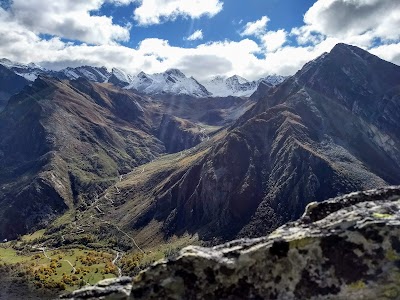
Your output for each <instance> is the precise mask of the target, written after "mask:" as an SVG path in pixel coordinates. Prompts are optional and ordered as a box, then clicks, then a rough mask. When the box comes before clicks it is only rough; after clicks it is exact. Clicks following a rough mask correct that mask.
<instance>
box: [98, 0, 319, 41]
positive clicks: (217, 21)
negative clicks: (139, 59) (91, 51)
mask: <svg viewBox="0 0 400 300" xmlns="http://www.w3.org/2000/svg"><path fill="white" fill-rule="evenodd" d="M314 2H315V0H301V1H298V0H296V1H293V0H271V1H266V0H251V1H248V0H247V1H246V0H227V1H224V6H223V10H222V11H221V12H220V13H219V14H217V15H216V16H214V17H212V18H209V17H207V16H204V17H201V18H199V19H190V18H187V17H186V18H185V17H179V18H177V19H176V20H175V21H168V22H165V23H163V24H159V25H153V26H139V25H138V24H137V23H136V24H135V21H134V20H132V12H133V11H134V9H135V8H136V7H137V6H138V4H137V3H131V4H129V5H128V6H115V5H114V4H111V3H107V4H105V5H103V7H102V8H101V10H100V11H99V12H97V14H99V15H107V16H112V17H113V18H114V22H115V23H118V24H121V25H123V24H126V23H127V22H132V23H133V26H132V28H131V30H130V37H131V38H130V40H129V42H123V43H122V44H124V45H126V46H128V47H136V46H137V45H138V44H139V43H140V41H142V40H144V39H146V38H159V39H166V40H168V41H169V42H170V44H171V45H175V46H180V47H193V46H196V45H199V44H201V43H204V42H210V41H220V40H224V39H228V40H232V41H240V40H241V38H242V37H241V36H240V32H241V30H242V28H243V25H244V24H246V23H247V22H253V21H255V20H258V19H260V18H261V17H262V16H264V15H268V16H273V18H271V21H270V23H269V29H270V30H278V29H281V28H283V29H286V30H288V31H290V30H291V28H293V27H298V26H301V25H302V24H303V15H304V14H305V13H306V12H307V10H308V9H309V8H310V7H311V6H312V5H313V4H314ZM288 8H290V9H288ZM196 30H202V31H203V35H204V39H203V40H197V41H185V40H184V37H187V36H189V35H190V34H192V33H193V32H195V31H196Z"/></svg>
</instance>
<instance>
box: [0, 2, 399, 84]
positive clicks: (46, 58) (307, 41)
mask: <svg viewBox="0 0 400 300" xmlns="http://www.w3.org/2000/svg"><path fill="white" fill-rule="evenodd" d="M15 1H16V2H17V3H19V4H20V5H23V3H22V0H15ZM25 1H26V2H28V0H25ZM29 1H30V2H32V3H33V2H34V3H38V2H36V1H39V0H29ZM103 1H104V0H85V1H83V0H76V1H75V2H77V3H75V7H74V8H73V10H74V11H79V12H81V13H82V12H83V13H84V14H85V13H88V14H89V12H90V11H92V10H95V9H96V8H97V7H98V6H99V5H101V4H100V3H101V2H103ZM107 1H109V2H113V3H117V2H120V5H123V4H127V3H128V2H132V1H130V0H107ZM355 1H356V0H319V1H317V3H316V4H315V5H314V6H313V7H312V8H310V10H309V11H311V13H310V12H307V13H306V17H305V23H304V26H302V27H299V28H294V29H292V30H291V31H290V34H289V33H288V32H286V31H285V30H283V29H279V30H277V31H268V30H267V29H268V28H267V25H268V21H267V20H268V17H266V16H265V17H264V19H263V18H261V20H258V21H256V22H252V23H248V26H247V25H246V27H245V29H247V33H248V34H250V33H251V35H252V36H255V35H256V36H255V38H253V37H249V38H242V40H240V41H228V40H226V41H217V42H211V43H210V42H208V43H204V44H201V45H198V46H196V47H191V48H190V47H187V48H181V47H176V46H173V45H170V43H169V42H168V41H166V40H162V39H145V40H143V41H142V42H141V43H140V44H139V45H138V47H137V48H135V49H132V48H128V47H124V46H121V45H118V44H117V43H115V42H113V39H112V38H104V39H103V40H104V41H106V42H105V43H98V45H95V46H91V45H86V44H81V45H78V44H73V43H64V42H63V41H62V40H61V39H60V38H58V37H55V38H53V39H51V40H45V39H42V38H40V35H39V33H42V32H40V30H38V26H39V25H40V24H39V23H40V22H38V24H39V25H38V24H33V25H32V24H30V23H29V22H28V20H29V19H32V18H28V17H24V18H22V17H21V18H22V19H23V20H24V22H22V21H21V19H20V18H16V17H15V14H16V12H15V11H13V12H12V13H10V12H9V11H5V10H3V9H1V8H0V57H7V58H9V59H12V60H16V61H20V62H23V63H29V62H36V63H39V64H44V65H45V66H47V67H51V68H57V69H59V68H63V67H67V66H79V65H85V64H88V65H94V66H103V65H104V66H106V67H108V68H112V67H117V68H120V69H123V70H125V71H127V72H129V73H132V74H134V73H138V72H140V71H142V70H143V71H145V72H149V73H154V72H163V71H165V70H166V69H168V68H179V69H181V70H182V71H183V72H184V73H186V74H187V75H189V76H194V77H195V78H197V79H199V80H204V79H207V78H208V77H211V76H213V75H216V74H220V75H225V76H231V75H234V74H238V75H241V76H243V77H245V78H248V79H250V80H252V79H258V78H260V77H262V76H265V75H267V74H272V73H278V74H282V75H291V74H294V73H295V72H296V71H297V70H298V69H300V68H301V67H302V66H303V65H304V64H305V63H306V62H308V61H309V60H312V59H314V58H316V57H317V56H319V55H321V54H322V53H324V52H328V51H330V50H331V49H332V47H333V46H334V45H335V44H336V43H339V42H345V43H351V44H354V45H357V46H360V47H362V48H364V49H367V50H369V51H371V52H372V53H374V54H376V55H378V56H380V57H382V58H384V59H386V60H389V61H392V62H394V63H397V64H400V40H399V38H400V37H399V36H398V35H399V31H398V30H397V28H396V30H395V29H394V28H393V24H397V23H396V22H398V21H397V19H398V18H400V8H399V7H398V6H399V5H397V1H394V2H393V1H392V0H386V2H385V3H392V5H391V6H385V7H386V8H385V9H386V10H384V9H383V8H380V5H383V4H379V3H378V2H377V1H376V0H359V1H358V3H359V6H360V7H358V8H357V10H356V12H358V11H363V14H357V13H356V12H354V13H353V18H356V19H357V18H358V19H359V18H367V19H371V20H372V19H374V18H373V17H371V16H370V14H372V15H374V16H375V17H376V18H378V20H381V19H382V18H381V16H380V17H378V16H377V15H376V12H375V10H374V9H371V7H370V6H371V5H372V6H373V7H374V8H375V9H376V10H379V11H380V13H381V14H382V15H385V16H387V18H388V20H390V22H386V21H382V22H379V21H376V22H375V21H374V22H373V21H371V22H373V24H374V25H375V27H374V28H372V29H371V28H370V26H367V27H365V26H364V25H363V22H362V20H359V22H358V21H357V20H355V21H351V25H349V27H348V28H349V30H348V31H346V30H344V29H343V28H340V26H339V25H338V24H333V23H335V22H336V20H335V18H331V17H330V15H331V14H333V15H334V12H339V11H340V10H337V7H338V6H337V5H338V4H340V5H343V3H345V2H346V3H347V2H349V3H353V2H355ZM172 2H174V1H172ZM21 3H22V4H21ZM318 3H322V4H324V3H325V4H324V5H322V4H318ZM334 3H337V4H334ZM365 3H366V4H365ZM317 4H318V5H320V9H322V10H323V12H321V14H320V17H319V18H325V19H324V20H320V19H319V18H318V16H317V14H316V13H315V9H316V7H317V8H318V5H317ZM52 5H53V4H52V3H49V6H51V8H49V9H47V10H46V12H45V15H46V16H51V15H53V14H52V13H49V11H50V12H54V11H56V12H57V11H58V10H57V9H56V8H55V7H53V6H52ZM60 5H61V6H63V7H64V8H67V7H69V6H68V3H67V4H66V3H64V2H63V1H61V2H60ZM340 5H339V6H340ZM362 6H366V7H364V8H362ZM367 8H368V9H367ZM389 8H390V9H389ZM43 9H44V8H43ZM71 9H72V8H71ZM313 10H314V12H313ZM330 10H333V11H330ZM25 11H26V13H28V12H27V11H28V10H27V9H25ZM328 11H329V12H328ZM367 11H368V13H367ZM57 14H58V12H57ZM57 14H55V15H57ZM313 14H316V15H313ZM32 15H33V16H38V15H40V13H39V12H37V11H36V8H34V7H33V8H32ZM89 17H90V16H89ZM160 18H161V19H160V20H161V21H162V20H164V18H165V17H164V16H162V17H160ZM61 19H62V20H61V22H64V21H65V18H61ZM328 19H329V20H330V21H329V22H328V21H327V20H328ZM92 21H93V20H90V22H92ZM32 22H34V20H33V19H32ZM43 22H44V21H43ZM46 22H50V23H51V22H55V21H54V20H53V21H52V20H50V19H49V20H47V21H46ZM326 22H328V23H326ZM391 22H392V23H393V24H392V23H391ZM50 23H49V24H50ZM328 24H332V25H333V27H335V28H336V29H333V28H328V27H329V26H328ZM357 24H358V25H357ZM78 25H79V26H82V24H78ZM78 25H77V26H78ZM111 25H113V24H112V23H111ZM361 25H362V26H363V27H362V28H363V30H361V29H359V28H358V26H361ZM346 26H347V25H346ZM55 28H57V26H55V27H54V28H52V30H55ZM90 30H91V29H90ZM90 30H89V29H88V30H87V31H85V30H84V31H83V32H86V33H87V34H88V35H89V36H91V35H92V34H95V33H96V31H94V33H90ZM93 30H103V29H101V28H100V29H93ZM107 30H108V29H107ZM244 31H245V30H243V32H244ZM70 32H74V31H73V30H70ZM96 34H97V33H96ZM288 35H290V36H291V37H292V38H297V40H299V41H301V44H299V45H297V44H294V43H291V42H290V40H288ZM60 37H65V36H64V33H60ZM389 37H390V38H389ZM253 39H254V40H253ZM376 39H381V40H383V41H384V44H382V45H380V46H376Z"/></svg>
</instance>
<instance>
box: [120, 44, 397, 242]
mask: <svg viewBox="0 0 400 300" xmlns="http://www.w3.org/2000/svg"><path fill="white" fill-rule="evenodd" d="M375 70H376V72H375ZM384 74H386V75H384ZM389 78H390V79H389ZM399 87H400V67H398V66H396V65H393V64H391V63H388V62H385V61H383V60H381V59H379V58H378V57H376V56H373V55H371V54H369V53H368V52H366V51H364V50H361V49H359V48H356V47H352V46H348V45H343V44H338V45H337V46H336V47H335V48H334V49H333V50H332V51H331V53H329V54H325V55H323V56H321V57H320V58H318V59H316V60H314V61H312V62H310V63H308V64H306V65H305V66H304V68H303V69H302V70H300V71H299V72H298V73H297V74H296V75H295V76H293V77H291V78H288V79H286V80H285V81H284V82H283V83H282V84H280V85H278V86H277V87H273V88H271V89H269V90H268V93H267V94H264V95H263V97H261V98H260V100H259V101H258V102H257V103H256V104H255V105H254V107H253V108H251V109H250V110H249V111H247V112H246V113H245V114H244V115H243V116H242V117H241V118H240V119H239V120H238V121H237V122H236V124H235V125H233V126H232V127H231V128H230V129H229V130H228V131H225V132H221V133H220V134H219V135H218V136H216V137H215V139H213V140H212V141H211V142H210V143H208V144H205V145H204V146H203V147H201V148H199V149H198V150H195V152H194V153H192V154H191V157H192V162H191V163H190V165H187V164H183V165H180V166H177V165H176V163H174V166H175V167H173V168H172V165H171V168H169V169H168V168H166V169H168V170H169V171H168V173H167V174H168V175H166V174H164V176H163V177H158V176H157V172H160V173H162V172H163V170H158V171H157V170H155V171H154V172H153V174H152V182H151V185H150V184H149V183H148V182H146V180H145V179H144V181H143V182H142V183H140V184H138V182H137V179H135V183H134V185H135V186H136V188H135V190H136V192H135V194H134V195H133V194H131V193H130V192H129V190H130V189H131V187H132V184H133V183H131V182H130V181H129V178H127V179H126V181H125V182H124V183H123V185H121V187H124V188H125V189H126V193H125V194H124V198H125V200H128V201H127V203H129V202H130V201H132V203H135V205H140V203H146V209H144V210H143V211H142V212H136V213H135V216H134V217H132V218H131V220H130V221H129V223H128V220H127V218H124V220H125V221H124V222H127V223H126V226H128V227H129V226H133V228H134V229H135V230H136V231H135V232H138V233H140V231H141V230H147V229H146V228H147V227H146V226H147V224H152V223H151V222H152V220H156V221H157V222H160V223H161V224H162V225H161V227H160V229H159V230H161V231H162V232H163V233H164V235H165V236H169V235H174V234H178V235H180V234H183V233H184V232H190V233H198V234H199V235H200V238H204V239H213V238H222V239H231V238H233V237H238V236H239V237H240V236H258V235H260V234H263V233H267V232H269V231H271V230H273V229H275V228H276V227H277V226H279V225H281V224H283V223H285V222H287V221H289V220H293V219H295V218H297V217H299V215H300V214H301V213H302V211H303V209H304V207H305V206H306V205H307V203H308V202H309V201H316V200H318V199H327V198H331V197H334V196H337V195H339V194H344V193H348V192H351V191H356V190H363V189H369V188H376V187H382V186H385V185H388V184H398V183H400V172H399V169H400V160H399V156H398V153H400V152H399V149H400V135H399V132H400V131H399V130H398V127H397V126H398V115H399V108H400V106H399V103H400V102H399V101H398V99H399V96H400V93H399V92H400V89H399ZM396 120H397V121H396ZM396 124H397V125H396ZM165 176H167V178H168V179H167V180H165ZM157 178H159V179H157ZM138 185H139V187H140V186H143V188H145V189H146V193H144V194H143V195H142V196H138V194H137V190H138ZM139 190H140V188H139ZM133 197H135V199H134V198H133ZM138 199H141V200H138ZM127 205H128V204H127ZM129 205H131V204H129ZM132 205H133V204H132ZM120 209H121V210H124V206H122V207H121V208H120ZM147 233H148V234H149V232H148V231H147ZM154 234H157V233H156V232H154Z"/></svg>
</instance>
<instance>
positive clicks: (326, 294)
mask: <svg viewBox="0 0 400 300" xmlns="http://www.w3.org/2000/svg"><path fill="white" fill-rule="evenodd" d="M131 298H133V299H371V300H372V299H400V187H397V188H387V189H380V190H374V191H369V192H360V193H353V194H350V195H347V196H344V197H339V198H335V199H332V200H328V201H325V202H323V203H320V204H312V205H310V206H309V207H308V208H307V211H306V213H305V214H304V215H303V217H302V218H301V219H300V220H299V221H297V222H294V223H289V224H287V225H285V226H283V227H281V228H279V229H278V230H276V231H275V232H273V233H272V234H270V235H269V236H267V237H265V238H259V239H252V240H246V239H243V240H237V241H233V242H230V243H227V244H225V245H221V246H217V247H213V248H202V247H188V248H186V249H184V250H183V251H182V253H181V255H180V256H179V257H178V258H177V259H175V260H170V261H162V262H159V263H157V264H156V265H154V266H153V267H151V268H150V269H148V270H146V271H145V272H142V273H141V274H140V275H139V276H138V277H137V278H136V279H135V280H134V284H133V289H132V293H131Z"/></svg>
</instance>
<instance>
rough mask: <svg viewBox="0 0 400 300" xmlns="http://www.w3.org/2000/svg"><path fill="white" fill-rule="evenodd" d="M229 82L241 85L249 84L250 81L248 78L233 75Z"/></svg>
mask: <svg viewBox="0 0 400 300" xmlns="http://www.w3.org/2000/svg"><path fill="white" fill-rule="evenodd" d="M227 81H236V82H238V83H239V84H244V83H248V82H249V81H248V80H247V79H246V78H243V77H241V76H239V75H233V76H231V77H229V78H228V79H227Z"/></svg>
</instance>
